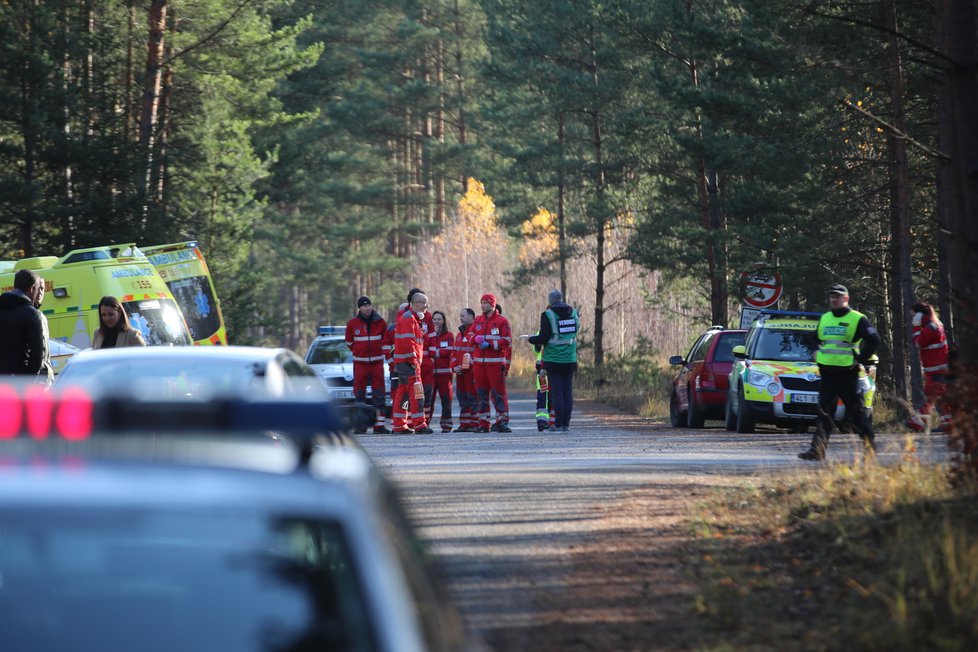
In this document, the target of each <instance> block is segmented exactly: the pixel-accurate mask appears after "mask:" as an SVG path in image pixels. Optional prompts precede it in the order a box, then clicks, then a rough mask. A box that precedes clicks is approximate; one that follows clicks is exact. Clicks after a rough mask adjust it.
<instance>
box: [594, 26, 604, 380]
mask: <svg viewBox="0 0 978 652" xmlns="http://www.w3.org/2000/svg"><path fill="white" fill-rule="evenodd" d="M589 45H590V48H591V82H592V85H593V87H594V91H595V103H597V101H598V98H597V90H598V57H597V46H596V44H595V39H594V25H593V24H592V25H591V27H590V43H589ZM591 127H592V138H593V144H594V192H595V198H596V200H597V201H596V202H595V203H596V205H597V208H596V212H597V214H596V215H595V216H594V217H595V221H596V222H597V224H596V233H597V243H596V245H597V256H596V257H597V260H596V262H595V272H596V278H595V289H594V366H595V367H597V368H599V369H600V368H601V366H602V365H603V364H604V293H605V286H604V275H605V271H606V269H605V268H606V264H605V252H604V250H605V231H606V229H607V223H608V216H607V212H606V210H607V209H606V207H605V172H604V150H603V147H602V140H601V138H602V136H601V111H600V110H599V109H598V108H597V107H595V108H594V109H593V111H592V114H591Z"/></svg>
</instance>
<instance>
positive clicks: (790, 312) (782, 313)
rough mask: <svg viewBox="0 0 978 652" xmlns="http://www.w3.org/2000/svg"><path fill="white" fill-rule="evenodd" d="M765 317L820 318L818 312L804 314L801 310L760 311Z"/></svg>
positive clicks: (820, 314)
mask: <svg viewBox="0 0 978 652" xmlns="http://www.w3.org/2000/svg"><path fill="white" fill-rule="evenodd" d="M761 314H762V315H764V316H766V317H821V316H822V313H820V312H804V311H801V310H762V311H761Z"/></svg>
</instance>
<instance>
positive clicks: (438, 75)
mask: <svg viewBox="0 0 978 652" xmlns="http://www.w3.org/2000/svg"><path fill="white" fill-rule="evenodd" d="M435 83H437V84H438V109H437V110H436V111H435V140H436V141H437V142H438V145H439V146H441V145H444V144H445V42H444V41H443V40H442V39H441V37H439V38H438V46H437V48H436V50H435ZM434 184H435V222H436V223H437V224H440V225H441V226H443V227H444V226H445V224H446V222H447V221H448V217H447V210H446V206H445V167H444V166H443V165H439V166H438V169H436V170H435V172H434Z"/></svg>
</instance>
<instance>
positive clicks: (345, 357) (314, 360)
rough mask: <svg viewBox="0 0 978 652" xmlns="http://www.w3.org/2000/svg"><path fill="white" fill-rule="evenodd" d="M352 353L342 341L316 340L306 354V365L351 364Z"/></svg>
mask: <svg viewBox="0 0 978 652" xmlns="http://www.w3.org/2000/svg"><path fill="white" fill-rule="evenodd" d="M352 363H353V353H352V352H351V351H350V347H349V346H347V345H346V342H345V341H344V340H318V341H316V342H313V343H312V346H311V347H310V348H309V353H307V354H306V364H352Z"/></svg>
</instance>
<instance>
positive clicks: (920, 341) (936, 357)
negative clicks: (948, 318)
mask: <svg viewBox="0 0 978 652" xmlns="http://www.w3.org/2000/svg"><path fill="white" fill-rule="evenodd" d="M913 343H914V344H916V345H917V348H919V349H920V366H921V367H923V368H924V373H927V374H942V373H945V372H947V370H948V366H947V353H948V351H947V335H946V334H945V333H944V325H943V324H941V322H933V321H928V322H924V323H923V324H921V325H920V326H914V327H913Z"/></svg>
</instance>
